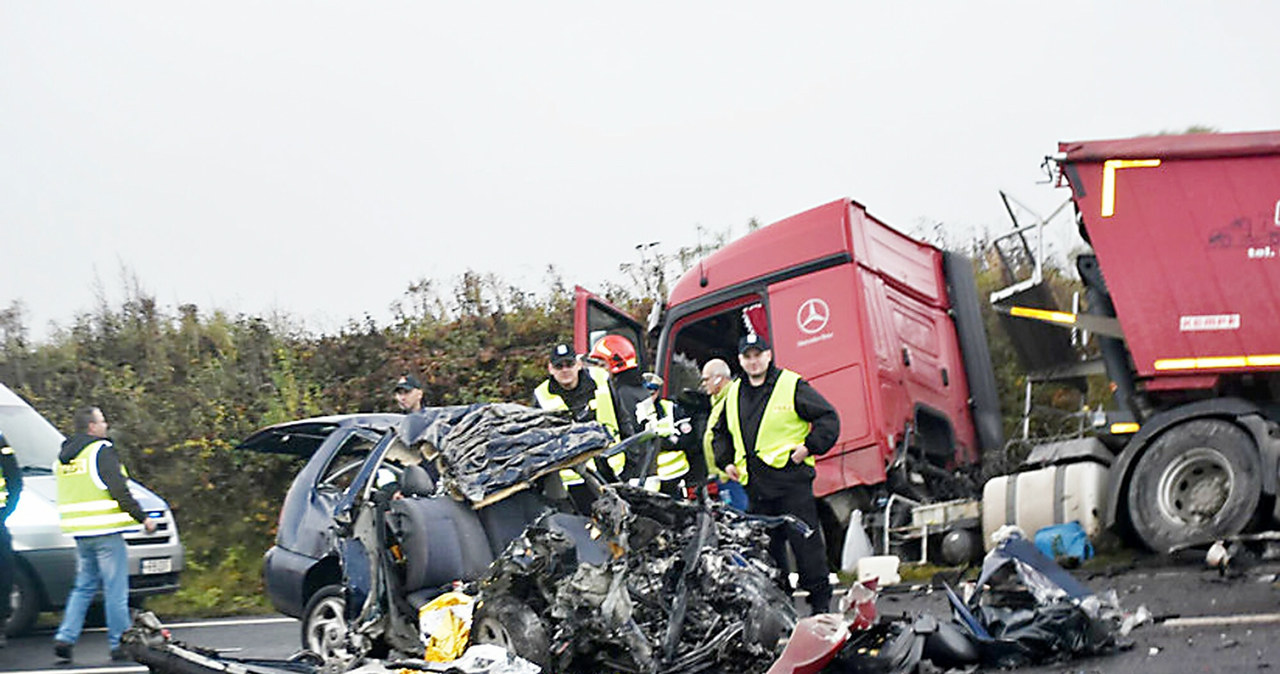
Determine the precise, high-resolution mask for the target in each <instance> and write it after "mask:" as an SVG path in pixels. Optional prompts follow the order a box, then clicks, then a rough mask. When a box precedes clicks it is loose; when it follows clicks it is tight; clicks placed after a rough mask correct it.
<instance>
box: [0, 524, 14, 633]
mask: <svg viewBox="0 0 1280 674" xmlns="http://www.w3.org/2000/svg"><path fill="white" fill-rule="evenodd" d="M17 562H18V560H16V559H14V557H13V541H12V540H11V539H10V538H9V529H8V527H6V526H5V525H4V524H3V523H0V599H3V600H2V601H0V630H3V629H4V622H5V621H6V620H8V619H9V612H10V611H11V610H12V607H10V606H9V594H10V592H11V591H12V590H13V567H14V565H15V564H17Z"/></svg>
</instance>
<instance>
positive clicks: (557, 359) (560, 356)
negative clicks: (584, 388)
mask: <svg viewBox="0 0 1280 674" xmlns="http://www.w3.org/2000/svg"><path fill="white" fill-rule="evenodd" d="M577 359H578V354H576V353H574V352H573V347H571V346H569V345H568V344H556V345H555V346H553V347H551V364H552V365H556V364H559V363H564V362H567V361H571V360H577Z"/></svg>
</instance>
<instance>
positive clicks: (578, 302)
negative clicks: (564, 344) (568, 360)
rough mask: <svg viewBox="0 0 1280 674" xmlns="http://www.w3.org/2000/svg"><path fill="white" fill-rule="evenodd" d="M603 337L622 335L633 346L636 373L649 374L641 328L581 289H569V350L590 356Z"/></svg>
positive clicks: (609, 305) (646, 348)
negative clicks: (571, 317) (570, 341)
mask: <svg viewBox="0 0 1280 674" xmlns="http://www.w3.org/2000/svg"><path fill="white" fill-rule="evenodd" d="M605 335H622V336H623V337H626V338H627V339H629V340H631V343H632V344H633V345H634V346H635V347H636V357H637V359H638V360H639V365H640V371H641V372H648V371H649V349H648V346H647V345H646V344H645V341H644V335H645V331H644V327H643V326H641V325H640V322H639V321H637V320H636V319H634V318H632V317H631V316H630V315H628V314H627V313H626V312H624V311H623V310H621V309H619V308H617V307H615V306H613V305H612V304H609V303H608V302H606V301H605V300H604V298H602V297H600V296H598V295H596V294H595V293H593V292H591V291H589V290H587V289H586V288H583V287H582V286H574V288H573V350H574V351H577V352H578V353H582V354H585V353H590V352H591V347H593V346H595V343H596V342H598V341H600V338H601V337H604V336H605Z"/></svg>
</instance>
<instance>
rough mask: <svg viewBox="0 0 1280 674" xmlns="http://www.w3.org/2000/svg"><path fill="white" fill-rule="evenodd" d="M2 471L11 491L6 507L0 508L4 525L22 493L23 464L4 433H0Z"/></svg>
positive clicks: (5, 484) (7, 489) (0, 519)
mask: <svg viewBox="0 0 1280 674" xmlns="http://www.w3.org/2000/svg"><path fill="white" fill-rule="evenodd" d="M0 471H3V474H4V488H5V491H7V492H8V493H9V494H8V496H7V497H6V500H5V504H4V509H3V510H0V525H3V524H4V521H5V520H7V519H9V515H11V514H12V513H13V509H14V508H17V507H18V497H19V496H20V495H21V494H22V466H19V465H18V457H17V456H16V455H15V454H14V453H13V448H12V447H10V446H9V442H8V441H7V440H5V439H4V434H3V433H0Z"/></svg>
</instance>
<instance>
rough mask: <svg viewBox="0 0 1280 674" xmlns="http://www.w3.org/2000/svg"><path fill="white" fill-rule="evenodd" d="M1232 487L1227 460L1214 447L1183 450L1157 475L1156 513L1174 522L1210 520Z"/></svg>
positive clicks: (1232, 479) (1196, 523) (1229, 464)
mask: <svg viewBox="0 0 1280 674" xmlns="http://www.w3.org/2000/svg"><path fill="white" fill-rule="evenodd" d="M1234 487H1235V473H1234V471H1232V469H1231V462H1230V461H1228V460H1227V458H1226V457H1225V456H1223V455H1222V453H1221V452H1219V451H1218V450H1216V449H1212V448H1209V447H1198V448H1195V449H1192V450H1190V451H1187V452H1184V453H1183V454H1182V455H1181V456H1179V457H1178V458H1176V459H1174V460H1173V461H1172V462H1170V463H1169V465H1168V467H1166V468H1165V471H1164V474H1163V475H1161V476H1160V485H1159V490H1158V495H1157V503H1158V505H1159V507H1160V513H1161V514H1162V515H1163V516H1164V517H1166V518H1168V519H1170V520H1173V521H1175V522H1180V523H1183V524H1190V525H1203V524H1206V523H1208V522H1211V521H1213V518H1214V517H1215V516H1217V514H1218V512H1219V511H1221V510H1222V507H1223V506H1224V505H1226V502H1227V499H1228V498H1229V497H1230V496H1231V490H1232V488H1234Z"/></svg>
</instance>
